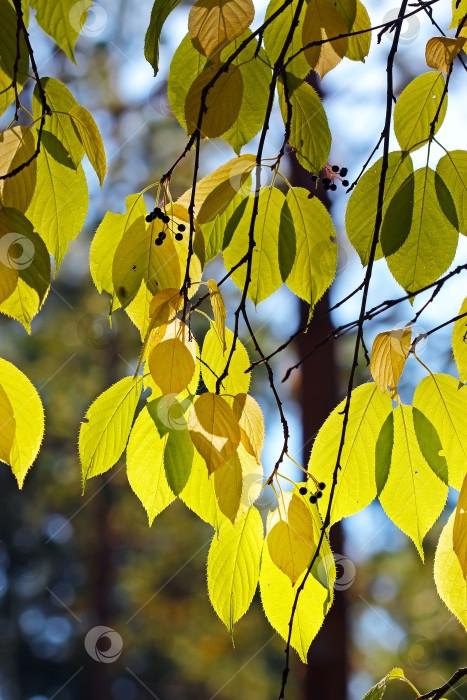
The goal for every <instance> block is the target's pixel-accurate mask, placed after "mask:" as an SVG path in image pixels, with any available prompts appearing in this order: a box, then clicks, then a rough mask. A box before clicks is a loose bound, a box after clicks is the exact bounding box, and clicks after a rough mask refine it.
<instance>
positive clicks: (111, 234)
mask: <svg viewBox="0 0 467 700" xmlns="http://www.w3.org/2000/svg"><path fill="white" fill-rule="evenodd" d="M145 216H146V205H145V204H144V199H143V197H142V196H141V195H140V194H131V195H129V196H128V197H127V198H126V213H125V214H120V213H118V214H114V213H113V212H111V211H108V212H107V213H106V215H105V216H104V218H103V220H102V222H101V223H100V224H99V226H98V228H97V231H96V233H95V235H94V238H93V239H92V243H91V250H90V267H91V275H92V279H93V281H94V284H95V285H96V287H97V290H98V291H99V292H103V291H105V292H108V293H109V294H112V295H113V294H114V286H113V281H112V265H113V260H114V257H115V252H116V250H117V247H118V244H119V243H120V241H121V240H122V238H123V235H124V234H125V232H126V231H127V229H128V228H129V227H130V226H131V224H132V223H134V222H135V221H136V220H137V219H138V218H140V217H145ZM151 297H152V295H151ZM113 308H116V307H115V304H114V305H113Z"/></svg>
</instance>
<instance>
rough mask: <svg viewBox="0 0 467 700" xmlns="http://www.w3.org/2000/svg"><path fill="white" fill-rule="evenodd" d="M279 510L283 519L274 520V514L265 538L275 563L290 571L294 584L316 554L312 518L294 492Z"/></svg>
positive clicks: (280, 567) (284, 571)
mask: <svg viewBox="0 0 467 700" xmlns="http://www.w3.org/2000/svg"><path fill="white" fill-rule="evenodd" d="M277 511H278V517H279V518H280V519H279V520H278V522H274V520H275V518H274V516H273V518H272V519H271V520H270V521H269V523H270V525H272V527H271V529H270V530H269V533H268V535H267V538H266V539H267V543H268V549H269V554H270V556H271V559H272V560H273V562H274V564H275V565H276V566H277V567H278V568H279V569H280V570H281V571H282V572H283V573H284V574H287V576H288V577H289V578H290V580H291V582H292V586H294V585H295V583H296V581H297V579H298V578H299V576H300V574H301V573H303V571H305V569H306V568H307V567H308V566H309V564H310V562H311V559H312V556H313V518H312V516H311V513H310V511H309V510H308V508H307V507H306V505H305V504H304V503H303V501H302V500H301V499H300V498H298V497H297V496H295V494H294V495H292V498H290V500H289V501H288V503H287V504H285V503H283V504H282V505H281V504H280V505H279V508H278V509H277ZM284 511H286V515H285V519H283V515H284ZM272 523H274V524H272Z"/></svg>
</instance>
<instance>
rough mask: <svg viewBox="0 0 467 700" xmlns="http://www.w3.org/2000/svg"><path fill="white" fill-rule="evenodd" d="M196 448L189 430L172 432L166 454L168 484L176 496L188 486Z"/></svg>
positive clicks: (165, 465) (165, 466)
mask: <svg viewBox="0 0 467 700" xmlns="http://www.w3.org/2000/svg"><path fill="white" fill-rule="evenodd" d="M193 456H194V448H193V443H192V442H191V440H190V436H189V435H188V430H186V429H185V430H183V429H181V430H170V431H169V436H168V438H167V444H166V446H165V452H164V468H165V474H166V477H167V483H168V484H169V486H170V488H171V489H172V491H173V492H174V494H175V495H176V496H178V495H179V494H180V492H181V491H183V489H184V488H185V486H186V483H187V481H188V479H189V477H190V472H191V467H192V465H193Z"/></svg>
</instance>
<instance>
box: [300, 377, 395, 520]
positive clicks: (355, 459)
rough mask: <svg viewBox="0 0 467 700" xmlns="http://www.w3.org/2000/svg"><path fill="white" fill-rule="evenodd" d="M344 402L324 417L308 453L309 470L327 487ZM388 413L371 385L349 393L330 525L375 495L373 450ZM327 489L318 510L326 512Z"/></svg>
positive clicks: (383, 399)
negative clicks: (348, 408)
mask: <svg viewBox="0 0 467 700" xmlns="http://www.w3.org/2000/svg"><path fill="white" fill-rule="evenodd" d="M343 409H344V402H342V403H340V404H339V406H337V408H335V409H334V410H333V412H332V413H331V415H330V416H329V417H328V418H327V420H326V421H325V423H324V425H323V426H322V428H321V430H320V431H319V433H318V435H317V436H316V439H315V442H314V445H313V449H312V452H311V457H310V462H309V467H308V468H309V471H310V472H311V473H312V474H313V475H314V476H315V477H316V479H318V481H324V482H325V483H326V484H330V483H331V481H332V474H333V472H334V469H335V466H336V462H337V454H338V449H339V439H340V435H341V430H342V422H343V420H344V416H343V415H342V411H343ZM390 412H391V399H390V398H389V394H388V393H387V392H385V393H384V394H382V393H381V391H380V390H379V389H378V386H377V385H376V384H374V383H372V382H371V383H368V384H362V385H361V386H359V387H357V388H356V389H354V390H353V392H352V398H351V402H350V413H349V422H348V424H347V430H346V439H345V444H344V449H343V451H342V457H341V460H340V465H341V470H340V471H339V478H338V480H337V486H336V490H335V493H334V499H333V503H332V508H331V523H335V522H337V521H338V520H340V519H341V518H345V517H347V516H348V515H353V514H354V513H358V512H359V511H360V510H362V509H363V508H365V506H367V505H368V504H369V503H371V501H372V500H373V498H374V497H375V496H376V480H375V448H376V441H377V439H378V436H379V434H380V430H381V427H382V426H383V423H384V421H385V420H386V418H387V416H388V415H389V413H390ZM328 500H329V490H327V489H326V490H325V491H324V492H323V498H321V500H320V503H319V505H320V510H321V512H322V513H324V512H326V508H327V504H328Z"/></svg>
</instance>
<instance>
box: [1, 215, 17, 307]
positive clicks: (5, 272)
mask: <svg viewBox="0 0 467 700" xmlns="http://www.w3.org/2000/svg"><path fill="white" fill-rule="evenodd" d="M3 218H4V217H3V212H0V304H1V303H3V302H4V301H5V299H8V297H10V296H11V295H12V294H13V292H14V291H15V289H16V286H17V284H18V279H19V271H18V270H17V269H16V267H12V266H11V265H9V264H8V258H9V255H10V254H11V247H12V245H11V237H10V235H9V234H8V233H2V232H1V228H2V227H1V224H2V219H3ZM13 246H14V244H13Z"/></svg>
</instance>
